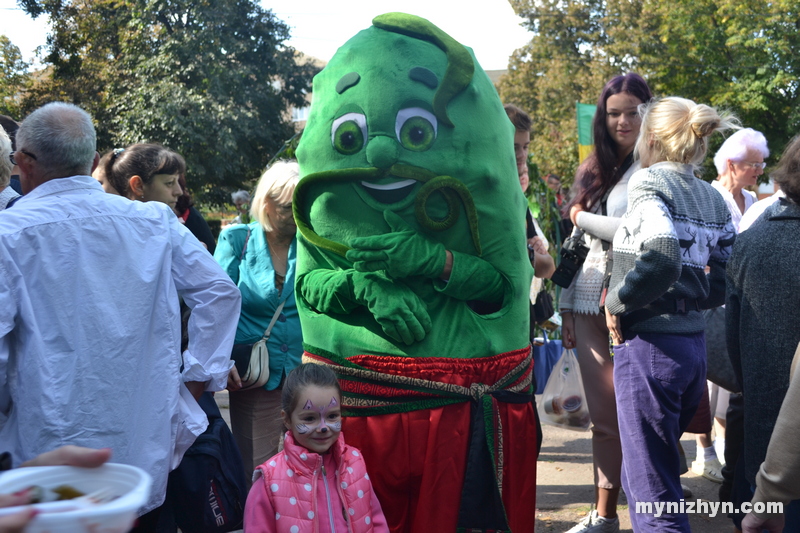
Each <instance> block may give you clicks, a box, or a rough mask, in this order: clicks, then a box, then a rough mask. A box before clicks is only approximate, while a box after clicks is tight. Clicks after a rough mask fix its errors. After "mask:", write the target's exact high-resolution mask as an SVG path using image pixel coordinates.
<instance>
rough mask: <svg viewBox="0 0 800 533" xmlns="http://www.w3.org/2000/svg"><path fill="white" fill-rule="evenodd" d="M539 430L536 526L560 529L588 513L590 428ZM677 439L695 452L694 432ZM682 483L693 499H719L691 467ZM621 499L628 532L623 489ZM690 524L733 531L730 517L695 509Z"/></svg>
mask: <svg viewBox="0 0 800 533" xmlns="http://www.w3.org/2000/svg"><path fill="white" fill-rule="evenodd" d="M543 431H544V439H543V443H542V452H541V455H540V456H539V463H538V468H539V471H538V472H537V491H536V507H537V513H536V531H537V533H563V532H564V531H567V530H569V528H571V527H572V526H573V525H575V524H576V523H577V522H578V521H579V520H580V519H581V518H583V517H584V516H586V514H587V513H588V512H589V511H590V510H591V505H592V502H593V501H594V488H593V474H592V446H591V433H590V432H576V431H570V430H566V429H559V428H556V427H552V426H544V427H543ZM681 444H682V445H683V449H684V450H685V452H686V456H687V457H689V458H690V459H689V462H690V463H691V461H692V459H693V458H694V457H695V453H696V451H695V441H694V436H693V435H688V436H684V438H683V439H682V440H681ZM681 483H683V484H684V485H686V486H687V487H689V488H690V489H691V490H692V492H693V496H692V499H694V500H696V499H697V498H699V499H701V500H706V501H711V502H715V501H718V500H719V498H718V497H717V491H718V490H719V485H718V484H716V483H712V482H711V481H708V480H706V479H704V478H702V477H699V476H696V475H695V474H693V473H691V471H690V472H689V473H687V474H684V475H683V476H682V477H681ZM620 500H621V502H620V503H621V507H620V511H619V517H620V526H621V531H623V532H630V531H632V530H631V521H630V518H629V516H628V507H627V502H626V500H625V495H624V494H621V495H620ZM689 523H690V525H691V527H692V531H693V532H694V533H712V532H713V533H719V532H732V531H733V525H732V523H731V521H730V519H729V518H727V517H726V516H721V515H717V516H716V517H714V518H709V517H708V516H705V515H699V514H693V515H689Z"/></svg>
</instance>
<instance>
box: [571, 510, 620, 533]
mask: <svg viewBox="0 0 800 533" xmlns="http://www.w3.org/2000/svg"><path fill="white" fill-rule="evenodd" d="M567 533H619V517H614V518H612V519H609V518H603V517H602V516H600V515H599V514H597V511H596V510H593V511H592V512H591V513H589V514H588V515H586V516H585V517H584V519H583V520H581V521H580V522H578V523H577V524H576V525H575V527H573V528H572V529H570V530H569V531H567Z"/></svg>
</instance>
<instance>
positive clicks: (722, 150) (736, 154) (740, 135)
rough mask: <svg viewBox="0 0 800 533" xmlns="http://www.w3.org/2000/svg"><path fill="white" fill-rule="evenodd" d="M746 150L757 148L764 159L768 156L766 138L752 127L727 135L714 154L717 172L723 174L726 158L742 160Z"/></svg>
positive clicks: (745, 155)
mask: <svg viewBox="0 0 800 533" xmlns="http://www.w3.org/2000/svg"><path fill="white" fill-rule="evenodd" d="M748 150H757V151H758V152H759V153H760V154H761V156H762V157H763V158H764V159H766V158H767V157H769V149H768V148H767V139H766V138H765V137H764V134H763V133H761V132H760V131H756V130H754V129H753V128H744V129H741V130H739V131H737V132H736V133H734V134H733V135H731V136H730V137H728V138H727V139H726V140H725V142H724V143H722V146H720V147H719V150H717V153H716V155H715V156H714V166H715V167H717V174H720V175H722V174H724V173H725V171H726V170H727V169H728V160H729V159H730V160H731V161H737V162H738V161H743V160H744V158H745V157H747V151H748Z"/></svg>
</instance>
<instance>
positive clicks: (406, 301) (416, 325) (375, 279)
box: [352, 272, 431, 345]
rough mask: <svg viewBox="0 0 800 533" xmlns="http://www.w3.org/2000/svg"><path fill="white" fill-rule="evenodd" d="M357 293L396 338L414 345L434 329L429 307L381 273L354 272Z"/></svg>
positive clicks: (392, 336) (382, 325)
mask: <svg viewBox="0 0 800 533" xmlns="http://www.w3.org/2000/svg"><path fill="white" fill-rule="evenodd" d="M352 286H353V296H354V297H355V299H356V300H357V301H358V302H360V303H362V304H363V305H365V306H366V307H367V309H369V310H370V312H371V313H372V316H374V317H375V320H376V321H377V322H378V324H380V325H381V328H383V332H384V333H386V335H387V336H389V337H391V338H392V339H394V340H396V341H398V342H403V343H405V344H408V345H411V344H414V342H419V341H421V340H422V339H424V338H425V335H427V334H428V333H430V331H431V317H430V315H429V314H428V310H427V306H426V305H425V302H423V301H422V300H421V299H420V298H419V296H417V295H416V294H415V293H414V292H413V291H412V290H411V289H409V288H408V287H406V286H405V285H403V284H402V283H398V282H396V281H392V280H390V279H387V278H386V277H384V276H383V275H381V274H375V273H371V272H368V273H363V274H362V273H360V272H353V277H352Z"/></svg>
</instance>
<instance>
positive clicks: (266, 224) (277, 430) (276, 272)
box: [214, 161, 303, 477]
mask: <svg viewBox="0 0 800 533" xmlns="http://www.w3.org/2000/svg"><path fill="white" fill-rule="evenodd" d="M299 175H300V174H299V170H298V166H297V162H295V161H278V162H276V163H275V164H273V165H272V166H271V167H270V168H269V169H268V170H267V171H266V172H265V173H264V175H263V176H261V179H260V180H259V182H258V186H257V187H256V192H255V195H254V196H253V199H252V204H251V206H250V215H251V216H252V218H253V219H254V220H253V222H251V223H249V224H237V225H232V226H228V227H227V228H225V229H224V230H223V231H222V233H221V234H220V236H219V240H218V242H217V249H216V252H214V258H215V259H216V260H217V262H218V263H219V264H220V265H221V266H222V268H223V269H224V270H225V271H226V272H227V273H228V275H229V276H230V277H231V279H233V281H234V283H236V285H237V286H238V287H239V290H240V291H241V293H242V312H241V316H240V318H239V327H238V329H237V330H236V341H235V342H236V343H237V344H250V343H255V342H257V341H258V340H259V339H260V338H261V337H262V335H263V334H264V331H265V330H266V329H267V327H268V326H269V324H270V321H271V320H272V318H273V316H274V315H275V313H276V311H277V309H278V306H279V305H280V304H281V302H284V307H283V309H282V310H281V312H280V314H279V316H278V319H277V321H276V322H275V324H274V326H273V329H272V331H271V335H270V338H269V341H268V343H267V346H268V348H269V355H270V357H269V371H270V376H269V381H267V384H266V385H265V386H264V387H263V388H256V389H249V390H244V391H242V390H239V389H240V388H241V381H240V379H239V375H238V373H237V372H236V367H233V368H232V369H231V376H230V377H229V379H228V390H230V391H231V394H230V407H231V426H232V427H231V429H232V431H233V435H234V437H235V438H236V442H237V444H238V445H239V450H240V451H241V452H242V459H243V461H244V466H245V472H247V473H248V477H249V474H250V473H252V472H253V471H254V469H255V467H256V465H259V464H261V463H263V462H264V461H266V460H267V459H268V458H270V457H272V456H273V455H275V454H276V453H278V441H279V439H280V435H281V429H282V427H283V425H282V421H281V416H280V413H281V385H282V384H283V379H284V378H285V377H286V375H287V374H288V373H289V372H290V371H291V370H292V369H293V368H295V367H296V366H298V365H299V364H300V358H301V356H302V354H303V345H302V334H301V331H300V319H299V317H298V314H297V306H296V304H295V297H294V275H295V261H296V258H297V239H296V238H295V234H296V233H297V226H296V225H295V223H294V216H293V214H292V195H293V194H294V189H295V186H296V185H297V181H298V179H299Z"/></svg>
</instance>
